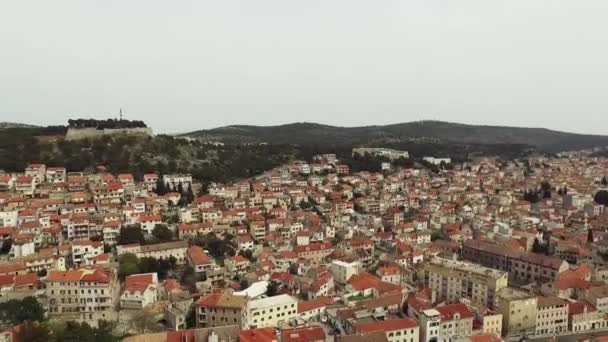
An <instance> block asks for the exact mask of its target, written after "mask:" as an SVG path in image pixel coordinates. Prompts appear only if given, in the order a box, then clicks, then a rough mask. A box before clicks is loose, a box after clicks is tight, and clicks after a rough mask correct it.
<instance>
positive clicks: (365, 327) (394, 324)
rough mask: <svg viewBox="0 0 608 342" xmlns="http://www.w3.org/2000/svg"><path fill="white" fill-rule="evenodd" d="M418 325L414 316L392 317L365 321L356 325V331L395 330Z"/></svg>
mask: <svg viewBox="0 0 608 342" xmlns="http://www.w3.org/2000/svg"><path fill="white" fill-rule="evenodd" d="M417 326H418V322H416V320H415V319H413V318H401V319H391V320H387V321H379V322H373V323H364V324H357V325H355V331H356V332H358V333H369V332H374V331H394V330H403V329H411V328H415V327H417Z"/></svg>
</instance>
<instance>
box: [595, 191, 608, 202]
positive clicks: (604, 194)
mask: <svg viewBox="0 0 608 342" xmlns="http://www.w3.org/2000/svg"><path fill="white" fill-rule="evenodd" d="M593 200H594V201H595V203H597V204H602V205H604V206H606V205H608V190H600V191H598V192H596V193H595V196H594V197H593Z"/></svg>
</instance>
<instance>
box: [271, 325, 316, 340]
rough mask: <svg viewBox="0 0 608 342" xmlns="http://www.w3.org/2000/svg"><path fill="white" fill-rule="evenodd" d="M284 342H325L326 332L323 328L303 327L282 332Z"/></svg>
mask: <svg viewBox="0 0 608 342" xmlns="http://www.w3.org/2000/svg"><path fill="white" fill-rule="evenodd" d="M281 341H282V342H313V341H325V331H323V328H321V327H301V328H293V329H285V330H283V331H282V332H281Z"/></svg>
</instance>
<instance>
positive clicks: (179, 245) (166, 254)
mask: <svg viewBox="0 0 608 342" xmlns="http://www.w3.org/2000/svg"><path fill="white" fill-rule="evenodd" d="M187 249H188V241H171V242H163V243H156V244H153V245H144V246H142V245H139V244H133V245H120V246H117V247H116V252H117V254H118V255H119V256H120V255H122V254H125V253H133V254H135V255H136V256H137V257H138V258H145V257H150V258H155V259H165V260H168V259H169V258H171V257H174V258H175V259H176V260H177V263H184V262H186V251H187Z"/></svg>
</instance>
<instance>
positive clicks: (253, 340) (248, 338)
mask: <svg viewBox="0 0 608 342" xmlns="http://www.w3.org/2000/svg"><path fill="white" fill-rule="evenodd" d="M277 341H278V337H277V333H276V331H275V329H274V328H261V329H251V330H241V331H240V333H239V342H277Z"/></svg>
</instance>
